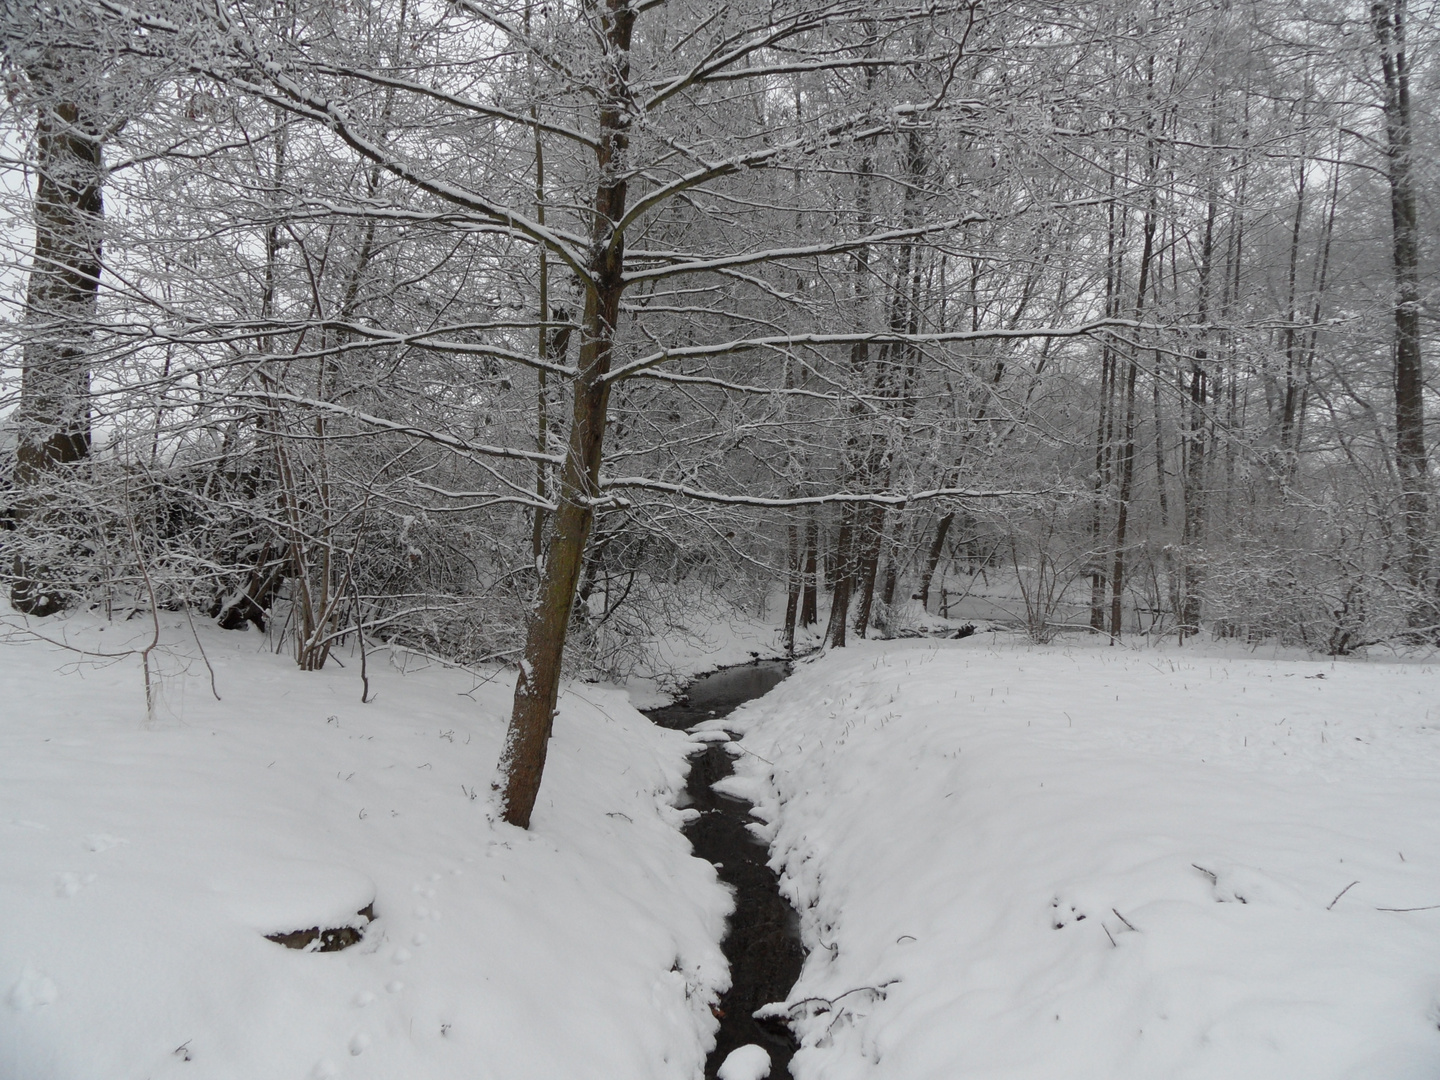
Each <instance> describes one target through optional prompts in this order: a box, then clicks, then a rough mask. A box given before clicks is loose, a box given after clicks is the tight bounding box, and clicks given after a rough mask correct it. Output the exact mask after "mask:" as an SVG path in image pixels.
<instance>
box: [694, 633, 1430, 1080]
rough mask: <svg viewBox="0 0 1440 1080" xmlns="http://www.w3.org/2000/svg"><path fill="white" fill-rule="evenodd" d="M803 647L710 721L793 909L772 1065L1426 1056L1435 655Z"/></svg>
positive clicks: (1248, 1075) (916, 1066) (1101, 1066)
mask: <svg viewBox="0 0 1440 1080" xmlns="http://www.w3.org/2000/svg"><path fill="white" fill-rule="evenodd" d="M997 640H998V639H997ZM799 668H800V670H799V671H798V672H797V674H795V675H794V676H792V678H791V679H790V680H788V681H787V682H785V683H782V684H781V685H780V686H779V687H778V688H777V689H776V690H774V691H773V692H771V693H770V694H769V695H767V696H766V697H765V698H763V699H761V700H759V701H756V702H753V703H751V704H750V705H748V706H745V707H743V708H742V709H741V710H739V711H737V712H736V713H733V714H732V715H730V716H729V717H726V718H724V719H723V720H721V721H717V722H714V723H713V724H711V725H709V726H711V727H713V728H717V729H718V728H720V727H722V726H723V727H725V728H729V729H731V730H735V731H739V732H743V733H744V737H743V740H742V742H741V744H740V745H741V746H742V747H743V748H744V749H745V750H746V751H748V752H747V753H744V754H742V755H741V756H740V757H739V758H738V759H737V761H736V770H737V775H736V776H735V777H733V778H730V779H728V780H726V781H724V782H723V784H724V786H725V787H727V788H728V789H730V790H731V791H733V792H734V793H735V794H737V795H742V796H744V797H746V798H749V799H751V800H752V801H754V802H755V803H756V810H755V816H756V818H757V824H756V825H755V826H754V829H755V830H756V831H757V833H758V834H759V835H761V836H762V837H763V838H764V839H766V840H768V841H770V843H771V845H772V854H773V860H772V864H773V865H775V866H776V867H777V868H778V869H779V870H780V871H781V873H782V887H783V889H784V890H785V891H786V893H787V896H788V897H789V898H790V899H791V900H792V901H793V902H794V903H795V905H796V907H797V908H798V909H799V911H800V912H801V918H802V932H803V934H804V937H805V943H806V946H807V948H808V949H809V950H810V955H809V958H808V960H807V963H806V966H805V969H804V973H803V975H802V977H801V979H800V981H799V983H798V984H797V985H796V987H795V988H794V990H793V991H792V994H791V996H790V999H789V1005H788V1007H784V1006H782V1007H781V1008H779V1009H778V1010H777V1009H774V1008H773V1007H772V1011H778V1012H780V1013H783V1014H785V1015H788V1016H789V1017H791V1018H793V1019H794V1021H795V1023H796V1027H797V1030H798V1033H799V1034H800V1036H801V1039H802V1048H801V1050H800V1051H799V1053H798V1054H797V1055H796V1057H795V1059H794V1060H793V1062H792V1064H791V1069H792V1072H793V1074H794V1075H795V1076H796V1077H798V1078H800V1080H817V1078H821V1077H823V1078H825V1080H859V1078H865V1080H879V1078H897V1080H898V1078H905V1080H914V1078H921V1077H941V1076H964V1077H966V1078H967V1080H983V1078H987V1077H990V1078H996V1080H1000V1078H1004V1080H1027V1078H1034V1080H1056V1078H1065V1080H1086V1078H1095V1080H1100V1078H1106V1080H1126V1078H1134V1080H1153V1078H1155V1077H1176V1078H1215V1080H1221V1078H1223V1080H1285V1078H1291V1077H1293V1078H1296V1080H1300V1078H1304V1080H1327V1078H1334V1080H1371V1078H1373V1080H1381V1078H1384V1080H1408V1078H1416V1080H1418V1078H1420V1077H1427V1078H1428V1077H1434V1076H1436V1075H1440V1030H1437V1024H1440V908H1435V907H1434V905H1440V778H1437V774H1440V705H1437V704H1436V703H1437V702H1440V672H1437V668H1436V667H1435V666H1434V665H1429V664H1421V663H1399V662H1392V663H1386V662H1361V661H1350V662H1332V661H1329V660H1325V661H1315V660H1305V659H1271V658H1264V657H1258V656H1250V655H1233V654H1227V653H1225V652H1223V651H1221V650H1218V649H1209V650H1207V649H1205V648H1204V647H1200V648H1196V647H1193V646H1186V647H1185V648H1184V649H1168V650H1165V649H1155V648H1142V649H1138V650H1131V649H1126V648H1106V647H1103V646H1099V645H1096V646H1091V645H1088V644H1086V645H1079V646H1069V647H1054V646H1052V647H1046V648H1040V647H1033V648H1031V647H1023V646H1021V647H1006V646H1004V645H1003V644H1001V645H997V644H996V643H995V642H994V641H992V640H991V639H990V636H989V635H986V636H985V637H983V638H970V639H967V640H964V641H954V642H950V641H946V642H933V641H910V642H888V643H873V642H857V643H853V644H852V647H851V648H848V649H845V650H835V651H832V652H830V653H829V654H828V655H826V656H824V657H822V658H820V659H818V660H816V661H815V662H813V663H810V664H801V665H799ZM1397 908H1399V909H1405V908H1414V909H1421V910H1411V911H1396V910H1387V909H1397Z"/></svg>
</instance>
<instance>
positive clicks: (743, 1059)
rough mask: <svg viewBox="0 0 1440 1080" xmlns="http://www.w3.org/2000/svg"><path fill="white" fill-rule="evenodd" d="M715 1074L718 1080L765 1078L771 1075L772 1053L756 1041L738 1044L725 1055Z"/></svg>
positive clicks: (757, 1079) (754, 1079)
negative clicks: (756, 1043) (743, 1044)
mask: <svg viewBox="0 0 1440 1080" xmlns="http://www.w3.org/2000/svg"><path fill="white" fill-rule="evenodd" d="M715 1075H716V1077H717V1078H718V1080H765V1077H767V1076H769V1075H770V1054H769V1052H768V1051H766V1049H765V1048H764V1047H763V1046H756V1045H755V1044H754V1043H748V1044H747V1045H745V1046H738V1047H736V1048H735V1049H734V1050H731V1051H730V1053H728V1054H726V1055H725V1060H724V1061H723V1062H721V1063H720V1069H719V1071H718V1072H717V1073H716V1074H715Z"/></svg>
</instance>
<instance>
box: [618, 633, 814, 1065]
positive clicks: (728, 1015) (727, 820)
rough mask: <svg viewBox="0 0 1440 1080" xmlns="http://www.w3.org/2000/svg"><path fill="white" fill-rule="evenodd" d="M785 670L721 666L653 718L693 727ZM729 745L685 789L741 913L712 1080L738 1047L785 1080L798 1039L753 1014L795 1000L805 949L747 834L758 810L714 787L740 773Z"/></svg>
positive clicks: (694, 830)
mask: <svg viewBox="0 0 1440 1080" xmlns="http://www.w3.org/2000/svg"><path fill="white" fill-rule="evenodd" d="M787 674H789V665H788V664H787V663H786V662H785V661H781V660H761V661H757V662H755V663H750V664H741V665H739V666H736V667H730V668H722V669H721V670H719V671H717V672H714V673H713V674H710V675H706V676H704V677H702V678H699V679H697V680H695V682H693V683H691V684H690V686H689V688H688V690H687V697H686V699H685V701H684V703H683V704H675V705H668V706H665V707H664V708H659V709H649V710H646V713H645V715H646V716H648V717H649V718H650V719H651V720H652V721H654V722H655V723H656V724H659V725H660V726H661V727H667V728H674V729H677V730H688V729H689V728H692V727H694V726H695V725H696V724H699V723H702V722H704V721H706V720H712V719H715V718H717V717H722V716H725V715H727V714H729V713H730V712H733V711H734V710H735V709H736V708H738V707H739V706H740V705H743V704H744V703H745V702H747V701H750V700H753V699H754V698H757V697H760V696H761V695H762V694H765V693H767V692H768V691H769V690H771V689H772V688H773V687H774V686H775V685H776V684H777V683H779V682H780V680H782V679H784V678H785V676H786V675H787ZM727 745H728V744H727V743H711V744H710V745H708V746H706V747H705V748H704V749H702V750H699V751H697V752H696V753H695V754H693V755H692V756H691V758H690V761H691V768H690V776H689V780H688V781H687V786H686V790H687V793H688V795H689V798H690V805H691V806H692V807H693V808H694V809H696V810H699V811H700V816H699V817H698V818H696V819H695V820H693V821H691V822H690V823H689V824H688V825H686V827H685V835H686V837H687V838H688V839H689V841H690V843H691V845H692V846H693V847H694V849H695V855H696V857H697V858H701V859H707V860H709V861H710V862H711V863H714V864H715V866H716V869H717V871H718V872H719V875H720V880H722V881H724V882H725V883H726V884H727V885H729V886H730V887H731V888H732V889H733V890H734V892H735V911H734V913H733V914H732V915H731V916H730V922H729V927H728V929H727V931H726V935H725V940H724V941H723V942H722V945H721V947H722V949H723V950H724V952H725V957H726V959H727V960H728V961H729V962H730V978H731V986H730V989H729V990H727V991H726V992H725V994H724V995H723V996H722V997H721V998H720V1004H719V1006H718V1007H717V1009H716V1012H717V1014H718V1015H719V1018H720V1030H719V1032H718V1033H717V1034H716V1037H715V1049H714V1050H713V1051H712V1052H711V1054H710V1056H709V1058H708V1059H707V1060H706V1063H705V1076H706V1078H707V1080H713V1078H714V1077H715V1075H716V1072H717V1070H718V1069H719V1068H720V1065H721V1063H722V1062H724V1060H725V1058H726V1057H727V1056H728V1055H729V1054H730V1052H731V1051H732V1050H735V1049H737V1048H738V1047H741V1046H745V1045H747V1044H749V1043H755V1044H757V1045H759V1046H762V1047H764V1048H765V1050H766V1051H767V1052H768V1053H769V1054H770V1076H771V1077H772V1078H774V1080H778V1078H780V1077H784V1076H787V1075H789V1063H790V1058H791V1056H792V1055H793V1054H794V1053H795V1050H796V1048H797V1043H796V1042H795V1038H794V1036H793V1035H791V1033H790V1029H789V1028H788V1027H786V1026H785V1025H784V1024H783V1023H781V1022H779V1021H774V1020H771V1021H764V1022H761V1021H758V1020H756V1019H755V1018H754V1017H753V1016H752V1015H751V1014H752V1013H754V1012H755V1010H756V1009H759V1008H760V1007H761V1006H763V1005H768V1004H770V1003H771V1002H775V1001H784V1000H785V999H786V998H787V997H788V996H789V993H790V989H791V987H792V986H794V985H795V980H796V979H798V978H799V977H800V967H801V965H802V964H803V963H804V961H805V950H804V948H803V947H802V945H801V944H800V920H799V916H798V915H797V914H796V912H795V910H794V909H793V908H792V907H791V906H790V905H789V904H788V903H786V901H785V900H784V898H782V897H781V895H780V891H779V890H780V879H779V877H778V876H777V875H776V874H775V871H773V870H771V869H770V867H769V865H768V864H767V862H768V858H769V850H768V848H767V847H766V845H765V844H764V843H762V842H761V841H760V840H758V839H756V837H755V836H754V834H752V833H751V832H750V830H749V829H748V828H746V826H747V825H749V824H751V823H752V822H753V821H754V820H755V819H754V818H752V817H751V816H750V808H751V804H750V803H749V802H747V801H746V800H744V799H739V798H735V797H734V796H730V795H722V794H720V793H719V792H717V791H715V790H714V789H713V787H712V785H713V784H714V783H715V782H716V781H718V780H720V779H722V778H724V777H726V776H729V775H730V774H731V773H732V772H733V771H734V769H733V763H732V758H731V755H730V753H729V752H728V751H727V750H726V746H727Z"/></svg>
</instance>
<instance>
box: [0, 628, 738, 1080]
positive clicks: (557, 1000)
mask: <svg viewBox="0 0 1440 1080" xmlns="http://www.w3.org/2000/svg"><path fill="white" fill-rule="evenodd" d="M78 622H79V620H71V621H70V623H69V624H65V623H57V622H55V621H54V620H51V621H49V622H47V623H46V624H45V629H46V631H47V632H50V631H55V632H62V633H65V634H66V635H67V636H68V637H69V638H70V639H71V640H72V641H73V642H75V643H77V644H82V645H84V646H85V647H87V648H90V649H99V648H101V647H102V646H103V647H105V649H106V651H121V650H120V649H119V648H117V646H120V645H121V644H122V642H121V641H119V640H117V639H119V638H122V637H125V636H133V637H135V638H136V639H140V638H148V636H149V630H148V628H145V629H144V630H143V631H142V630H141V629H140V628H138V627H136V624H133V623H132V624H120V625H112V626H110V627H109V628H108V629H105V630H100V629H99V628H97V627H94V626H91V627H88V628H87V627H81V626H79V625H77V624H78ZM182 627H183V623H181V624H177V625H175V626H167V627H166V628H165V634H166V639H167V642H169V643H170V644H169V645H167V647H166V649H165V651H164V654H163V655H162V656H161V658H160V659H161V662H162V666H163V667H164V668H165V669H166V670H168V671H170V672H171V674H170V676H169V677H167V678H166V680H165V682H164V685H163V688H162V702H161V708H160V710H159V712H158V718H157V721H156V722H155V723H153V724H147V722H146V719H145V715H144V697H143V688H142V687H143V684H142V683H141V681H140V674H139V671H138V663H137V662H136V661H135V660H133V659H129V660H123V661H118V662H115V663H113V664H112V665H111V666H108V667H100V666H96V664H94V663H93V662H83V661H82V658H81V657H80V656H79V655H78V654H76V653H73V652H66V651H62V650H60V649H57V648H55V647H53V646H51V645H47V644H43V643H32V644H28V645H7V646H5V647H3V648H0V1076H3V1077H5V1078H7V1080H9V1078H13V1080H52V1078H53V1080H91V1078H93V1080H116V1078H121V1077H137V1078H138V1077H153V1078H155V1080H161V1078H163V1077H170V1076H176V1077H187V1078H190V1080H218V1078H230V1077H233V1078H236V1080H256V1078H262V1077H263V1078H271V1077H273V1078H277V1080H278V1078H286V1077H294V1078H297V1080H298V1078H301V1077H307V1076H313V1077H325V1076H336V1077H355V1078H362V1077H374V1078H384V1080H411V1078H413V1080H445V1078H451V1077H453V1078H457V1080H458V1078H465V1080H482V1078H487V1077H493V1078H497V1080H519V1078H526V1077H535V1078H545V1080H555V1078H557V1077H563V1078H566V1080H572V1078H587V1077H593V1078H596V1080H614V1078H618V1077H624V1078H627V1080H630V1078H637V1080H639V1078H647V1077H654V1078H657V1080H658V1078H665V1080H673V1078H676V1077H691V1076H695V1075H698V1074H699V1070H700V1069H701V1067H702V1063H703V1052H704V1049H705V1047H706V1046H707V1045H709V1044H710V1043H711V1041H712V1040H713V1031H714V1028H715V1020H714V1018H713V1016H712V1015H711V1013H710V1009H709V1006H710V1003H711V1002H713V1001H714V1000H716V998H717V996H718V991H719V990H720V989H722V987H723V985H724V984H725V982H726V980H727V979H728V974H727V972H726V967H725V962H724V959H723V957H722V956H721V954H720V952H719V948H718V946H717V942H718V939H719V937H720V935H721V933H722V931H723V926H724V917H725V914H726V912H727V910H728V908H729V905H730V901H729V897H728V894H727V893H726V891H725V890H724V889H723V888H722V887H721V886H720V885H719V883H718V882H717V880H716V876H715V873H714V870H713V868H712V867H711V866H710V865H709V864H708V863H705V862H702V861H700V860H698V859H695V858H693V857H691V854H690V849H689V845H688V843H687V842H686V841H685V839H684V838H683V837H682V836H681V834H680V832H679V825H680V823H681V820H682V815H681V814H680V812H679V811H677V810H675V809H673V808H672V807H671V805H670V804H671V803H672V802H673V801H674V800H675V798H676V797H677V794H678V792H679V791H680V788H681V786H682V783H683V776H684V771H685V764H684V757H685V754H686V753H687V751H688V750H689V749H691V743H690V742H689V740H688V739H687V738H686V737H685V736H684V735H683V734H679V733H675V732H669V731H663V730H660V729H658V728H656V727H654V726H653V725H651V724H650V723H649V722H647V721H646V720H644V719H643V718H642V717H640V716H639V715H638V714H637V713H635V712H634V711H633V710H632V709H631V708H630V706H629V705H628V703H627V702H626V700H625V698H624V695H623V694H621V693H619V692H616V691H606V690H603V689H600V688H596V687H584V686H581V687H575V688H573V689H572V690H571V691H569V692H567V693H566V694H565V696H564V697H563V698H562V700H561V707H560V714H559V718H558V721H557V724H556V731H555V738H554V740H553V742H552V744H551V750H550V759H549V766H548V771H547V773H546V778H545V785H544V787H543V789H542V790H541V793H540V800H539V803H538V805H537V807H536V810H535V815H534V825H533V828H532V830H531V831H530V832H528V833H527V832H522V831H520V830H518V829H513V828H510V827H509V826H505V825H503V824H502V825H495V824H493V823H492V822H490V821H489V820H487V818H486V815H485V795H484V793H485V789H486V787H487V785H488V783H489V781H490V778H491V775H492V770H493V768H494V763H495V759H496V756H497V754H498V751H499V746H500V739H501V736H502V733H503V731H504V722H505V719H506V717H507V716H508V709H509V695H510V693H511V689H512V687H511V682H510V679H509V678H508V677H506V676H504V675H500V676H497V677H496V678H495V679H494V680H493V681H491V682H488V683H485V684H483V685H479V686H477V685H476V680H475V679H474V678H472V677H471V676H470V675H467V674H464V673H461V672H456V671H448V670H442V669H440V668H435V667H432V668H430V669H429V670H423V671H418V672H417V671H413V670H412V671H411V673H410V674H408V675H402V674H401V672H400V671H399V670H397V669H396V667H395V666H393V665H391V664H389V663H387V657H388V654H386V653H379V654H374V653H372V655H371V657H370V672H371V683H372V687H373V689H374V692H375V694H376V696H377V700H376V701H375V702H373V703H372V704H369V705H362V704H361V703H360V701H359V697H360V688H359V680H358V677H357V671H356V663H355V659H354V658H351V657H348V656H342V658H341V659H342V660H344V662H345V663H346V664H347V665H348V670H344V671H341V670H338V669H337V670H330V669H328V668H327V670H326V671H324V672H321V673H318V674H304V673H301V672H299V671H297V670H296V669H295V667H294V665H293V663H292V662H290V661H289V660H288V659H286V658H283V657H276V656H273V655H269V654H268V653H266V652H264V651H263V641H262V639H260V638H259V637H258V635H253V634H251V635H247V634H228V635H227V634H220V633H218V632H216V633H207V634H206V636H205V639H204V640H205V643H206V648H207V651H208V653H209V655H210V658H211V660H212V661H213V663H214V666H215V669H216V674H217V679H218V685H219V690H220V693H221V694H222V695H223V697H224V700H223V702H216V701H214V700H213V699H212V698H210V696H209V685H208V676H207V675H206V674H205V670H204V667H203V665H202V664H201V663H200V661H199V656H198V652H197V650H196V649H195V644H194V641H193V640H191V639H189V630H188V628H183V629H182ZM257 650H260V651H257ZM187 657H188V659H187ZM182 662H184V663H185V664H187V665H188V669H189V670H188V674H182V673H180V672H179V671H178V669H177V664H180V663H182ZM422 664H423V661H422ZM412 666H413V663H412ZM472 795H474V796H478V797H476V798H472ZM371 902H373V904H374V911H375V913H376V916H377V918H376V921H375V922H374V923H373V924H370V925H369V926H368V928H367V930H366V933H365V936H364V938H363V940H362V941H361V942H360V943H359V944H357V945H355V946H353V947H352V948H349V949H347V950H345V951H342V952H333V953H318V952H310V953H306V952H299V951H294V950H290V949H286V948H283V947H282V946H280V945H278V944H275V943H273V942H270V941H267V940H265V937H264V936H263V935H264V934H265V933H269V932H284V931H293V930H297V929H303V928H306V927H311V926H317V925H319V926H336V925H347V924H348V925H364V923H365V920H364V919H363V918H362V917H359V916H358V915H357V912H358V911H359V910H360V909H361V908H363V907H364V906H365V905H367V904H369V903H371Z"/></svg>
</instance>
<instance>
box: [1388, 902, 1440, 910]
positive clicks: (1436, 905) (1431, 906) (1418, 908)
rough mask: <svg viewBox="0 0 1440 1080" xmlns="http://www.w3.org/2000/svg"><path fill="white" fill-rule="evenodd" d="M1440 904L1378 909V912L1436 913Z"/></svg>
mask: <svg viewBox="0 0 1440 1080" xmlns="http://www.w3.org/2000/svg"><path fill="white" fill-rule="evenodd" d="M1436 908H1440V904H1426V905H1425V906H1424V907H1377V908H1376V909H1375V910H1376V911H1434V910H1435V909H1436Z"/></svg>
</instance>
